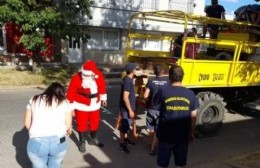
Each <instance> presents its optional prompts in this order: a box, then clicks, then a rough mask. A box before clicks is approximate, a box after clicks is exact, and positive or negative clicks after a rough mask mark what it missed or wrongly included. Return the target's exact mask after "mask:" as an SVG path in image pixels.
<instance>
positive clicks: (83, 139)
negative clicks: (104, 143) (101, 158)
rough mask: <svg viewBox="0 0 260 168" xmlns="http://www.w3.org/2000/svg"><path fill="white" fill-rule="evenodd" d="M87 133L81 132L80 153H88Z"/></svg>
mask: <svg viewBox="0 0 260 168" xmlns="http://www.w3.org/2000/svg"><path fill="white" fill-rule="evenodd" d="M85 140H86V139H85V133H84V132H79V151H80V152H81V153H84V152H86V142H85Z"/></svg>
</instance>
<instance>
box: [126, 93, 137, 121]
mask: <svg viewBox="0 0 260 168" xmlns="http://www.w3.org/2000/svg"><path fill="white" fill-rule="evenodd" d="M129 95H130V92H128V91H124V92H123V100H124V103H125V106H126V108H127V110H128V112H129V116H130V118H134V116H135V113H134V111H133V110H132V108H131V105H130V101H129Z"/></svg>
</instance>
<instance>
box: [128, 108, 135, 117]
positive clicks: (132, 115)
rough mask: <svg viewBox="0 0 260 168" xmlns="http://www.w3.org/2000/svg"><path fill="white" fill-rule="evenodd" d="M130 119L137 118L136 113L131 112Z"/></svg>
mask: <svg viewBox="0 0 260 168" xmlns="http://www.w3.org/2000/svg"><path fill="white" fill-rule="evenodd" d="M129 117H130V118H135V113H134V112H133V111H132V110H131V111H130V112H129Z"/></svg>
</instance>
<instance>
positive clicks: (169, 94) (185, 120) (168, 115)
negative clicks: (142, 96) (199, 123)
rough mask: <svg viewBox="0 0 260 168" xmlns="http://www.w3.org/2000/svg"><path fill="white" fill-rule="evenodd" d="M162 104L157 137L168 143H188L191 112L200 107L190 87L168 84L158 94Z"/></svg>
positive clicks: (157, 97)
mask: <svg viewBox="0 0 260 168" xmlns="http://www.w3.org/2000/svg"><path fill="white" fill-rule="evenodd" d="M156 99H157V101H158V102H160V103H161V105H160V116H159V124H158V129H157V137H158V138H159V140H160V141H163V142H167V143H188V141H189V134H190V132H191V112H192V111H194V110H196V109H197V108H198V107H199V104H198V100H197V98H196V96H195V94H194V93H193V91H191V90H190V89H187V88H185V87H182V86H172V85H170V84H169V85H167V86H165V87H163V88H162V89H160V91H159V93H158V96H156Z"/></svg>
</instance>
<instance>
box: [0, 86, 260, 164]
mask: <svg viewBox="0 0 260 168" xmlns="http://www.w3.org/2000/svg"><path fill="white" fill-rule="evenodd" d="M45 87H46V86H44V85H41V86H19V87H17V86H15V87H13V86H9V87H0V91H1V90H2V91H7V92H8V91H13V90H20V91H21V92H22V91H23V90H31V89H36V90H38V89H40V90H41V89H44V88H45ZM110 87H112V86H110ZM115 87H116V88H114V89H115V90H117V89H118V88H119V87H118V86H116V85H115ZM113 91H114V90H113ZM116 96H117V95H116V93H114V92H112V93H111V97H112V98H114V97H116ZM115 104H117V102H116V101H115V102H114V103H113V104H112V106H115ZM114 110H115V109H114V108H108V109H103V110H102V113H101V115H102V116H101V118H102V120H101V125H100V131H99V133H98V136H99V139H100V140H101V141H102V142H104V144H105V147H104V148H99V147H96V146H93V145H90V144H87V147H86V149H87V152H86V153H83V154H82V153H80V152H79V151H78V148H77V145H78V140H77V133H76V132H75V131H74V133H73V134H72V135H71V136H70V137H69V150H68V153H67V155H66V157H65V158H64V162H63V165H62V167H63V168H132V167H134V168H152V167H156V156H150V155H149V148H148V146H149V143H150V139H149V137H148V133H147V131H146V129H145V114H144V113H141V114H139V115H138V117H137V126H138V131H139V135H140V138H139V140H138V142H137V144H136V145H134V146H130V154H125V153H123V152H122V151H120V149H119V144H118V138H119V132H118V130H116V129H115V128H114V123H115V119H116V118H115V117H116V114H117V112H115V111H114ZM141 111H142V110H141ZM9 117H10V116H9ZM19 120H22V117H21V116H20V119H19ZM1 121H2V122H3V121H4V120H1ZM4 122H7V121H4ZM256 124H257V123H256ZM16 125H17V124H16ZM11 128H12V126H11ZM231 133H232V132H231ZM250 134H251V133H250ZM26 135H27V131H26V130H24V129H22V130H20V131H17V132H16V133H15V135H14V140H15V141H13V145H14V146H16V145H15V144H20V146H19V145H18V146H16V162H12V161H8V159H6V160H1V159H0V160H1V161H0V167H6V168H9V167H10V168H16V167H17V168H18V167H22V168H30V162H29V160H28V158H27V157H26V155H24V153H23V152H24V150H25V149H23V150H21V148H24V143H26V139H25V136H26ZM27 138H28V137H27ZM221 138H223V137H221V136H219V137H216V142H218V143H219V141H217V139H219V140H220V139H221ZM255 138H257V137H255ZM212 140H214V139H204V140H197V142H195V144H193V145H191V146H190V154H189V158H188V160H189V161H188V166H187V167H190V168H220V167H221V168H258V167H260V151H259V152H258V150H257V149H259V148H258V146H256V147H255V150H252V152H244V153H236V154H225V153H222V152H220V151H218V152H217V153H216V154H215V157H214V153H210V154H209V153H208V152H210V151H211V149H210V148H208V146H211V145H213V146H214V143H216V142H215V141H212ZM222 140H223V139H222ZM248 140H250V139H248ZM256 140H257V139H256ZM250 141H251V142H252V144H251V146H252V148H254V145H257V144H256V143H255V141H253V140H250ZM0 143H1V142H0ZM3 143H5V142H2V145H3ZM231 143H232V142H231ZM0 145H1V144H0ZM21 145H22V146H21ZM216 145H218V146H219V145H221V144H216ZM203 146H204V147H203ZM224 148H228V147H224ZM8 149H9V148H8V147H5V146H4V147H3V148H2V150H8ZM219 150H223V149H220V148H219ZM3 153H4V152H3ZM207 153H208V154H207ZM0 155H1V149H0ZM221 155H222V156H221ZM1 157H2V158H5V157H4V156H1ZM9 159H10V158H9ZM1 165H2V166H1ZM170 165H171V166H170V168H173V165H174V161H173V159H171V163H170Z"/></svg>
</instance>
